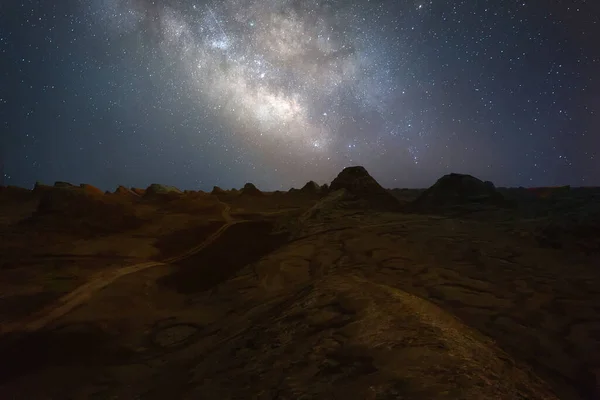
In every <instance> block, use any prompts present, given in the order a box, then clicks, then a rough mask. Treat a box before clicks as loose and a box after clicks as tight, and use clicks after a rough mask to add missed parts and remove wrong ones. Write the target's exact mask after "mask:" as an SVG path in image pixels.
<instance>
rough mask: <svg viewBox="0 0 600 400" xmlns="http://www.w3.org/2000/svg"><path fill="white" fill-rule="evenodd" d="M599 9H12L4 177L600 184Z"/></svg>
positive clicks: (227, 2)
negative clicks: (361, 174)
mask: <svg viewBox="0 0 600 400" xmlns="http://www.w3.org/2000/svg"><path fill="white" fill-rule="evenodd" d="M598 3H600V2H598V1H596V0H588V1H586V0H579V1H577V0H572V1H558V0H548V1H543V2H540V1H530V0H521V1H514V0H506V1H500V0H493V1H491V0H490V1H487V0H470V1H466V0H457V1H441V0H408V1H405V0H395V1H384V0H372V1H366V0H358V1H329V0H219V1H216V0H212V1H211V0H209V1H203V0H164V1H158V0H155V1H152V0H61V1H45V0H37V1H34V0H23V1H18V0H5V1H2V2H0V74H1V75H0V76H1V80H0V112H1V120H0V122H1V123H2V127H1V131H0V132H1V136H0V140H1V142H0V146H1V149H0V150H1V152H0V157H1V159H0V165H2V168H3V172H0V175H2V176H3V177H2V180H3V181H4V184H12V185H19V186H25V187H32V186H33V184H34V183H35V181H37V180H39V181H42V182H45V183H53V182H54V181H56V180H63V181H69V182H72V183H77V184H78V183H83V182H85V183H90V184H93V185H96V186H98V187H100V188H102V189H114V188H115V187H116V186H117V185H119V184H123V185H126V186H137V187H145V186H147V185H149V184H150V183H165V184H169V185H174V186H178V187H180V188H182V189H201V190H210V189H211V188H212V186H213V185H218V186H221V187H223V188H231V187H238V188H239V187H241V186H243V184H244V183H245V182H253V183H255V184H256V185H257V186H258V187H259V188H261V189H263V190H275V189H280V190H281V189H284V190H287V189H289V188H290V187H300V186H302V185H303V184H304V183H305V182H307V181H308V180H311V179H312V180H315V181H317V182H319V183H326V182H329V181H331V180H332V179H333V178H334V177H335V176H336V175H337V173H338V172H339V171H341V170H342V169H343V168H344V167H346V166H350V165H363V166H365V167H366V168H367V170H368V171H369V172H370V173H371V175H373V176H374V177H375V178H376V179H377V180H378V181H379V182H380V183H381V184H382V185H384V186H386V187H427V186H430V185H431V184H432V183H433V182H435V180H436V179H437V178H439V177H440V176H442V175H444V174H446V173H449V172H461V173H469V174H472V175H475V176H477V177H479V178H481V179H485V180H491V181H493V182H494V183H496V185H498V186H544V185H562V184H570V185H574V186H590V185H598V186H600V154H599V152H600V4H598Z"/></svg>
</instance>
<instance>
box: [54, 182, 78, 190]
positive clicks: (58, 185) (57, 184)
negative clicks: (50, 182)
mask: <svg viewBox="0 0 600 400" xmlns="http://www.w3.org/2000/svg"><path fill="white" fill-rule="evenodd" d="M54 187H55V188H62V189H65V188H74V187H75V185H73V184H72V183H69V182H63V181H56V182H54Z"/></svg>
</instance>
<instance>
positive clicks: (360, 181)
mask: <svg viewBox="0 0 600 400" xmlns="http://www.w3.org/2000/svg"><path fill="white" fill-rule="evenodd" d="M340 189H346V190H347V191H348V192H349V193H350V194H352V195H354V196H356V197H358V198H359V199H360V200H362V201H363V202H365V203H366V205H367V207H368V208H372V209H375V210H380V211H397V210H398V209H399V208H400V203H399V202H398V200H396V198H395V197H394V196H392V195H391V194H390V193H389V192H388V191H387V190H385V189H384V188H383V187H382V186H381V185H380V184H379V183H378V182H377V181H376V180H375V179H374V178H373V177H372V176H371V175H369V173H368V172H367V170H366V169H365V168H364V167H361V166H356V167H347V168H344V170H343V171H342V172H340V173H339V175H338V176H337V178H335V179H334V180H333V182H331V185H329V191H330V192H334V191H336V190H340Z"/></svg>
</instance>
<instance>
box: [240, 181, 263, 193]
mask: <svg viewBox="0 0 600 400" xmlns="http://www.w3.org/2000/svg"><path fill="white" fill-rule="evenodd" d="M241 194H242V195H243V196H262V195H263V192H261V191H260V190H258V189H257V188H256V186H254V184H252V183H246V184H245V185H244V187H243V188H242V190H241Z"/></svg>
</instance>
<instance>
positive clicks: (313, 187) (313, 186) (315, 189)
mask: <svg viewBox="0 0 600 400" xmlns="http://www.w3.org/2000/svg"><path fill="white" fill-rule="evenodd" d="M320 191H321V187H320V186H319V185H317V183H316V182H315V181H308V182H307V183H306V185H304V186H303V187H302V189H300V193H304V194H318V193H319V192H320Z"/></svg>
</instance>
